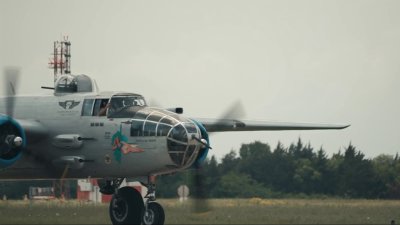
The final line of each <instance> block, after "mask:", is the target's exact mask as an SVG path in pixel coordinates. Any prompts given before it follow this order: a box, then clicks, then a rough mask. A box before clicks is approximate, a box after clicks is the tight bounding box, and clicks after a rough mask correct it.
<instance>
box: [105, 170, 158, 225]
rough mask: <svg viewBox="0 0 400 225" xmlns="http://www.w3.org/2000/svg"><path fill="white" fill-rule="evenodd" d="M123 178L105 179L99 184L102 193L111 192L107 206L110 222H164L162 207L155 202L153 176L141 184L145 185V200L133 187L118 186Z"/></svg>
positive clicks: (116, 224)
mask: <svg viewBox="0 0 400 225" xmlns="http://www.w3.org/2000/svg"><path fill="white" fill-rule="evenodd" d="M123 180H124V178H118V179H113V180H106V181H105V183H104V184H103V185H101V189H100V191H101V192H102V193H103V194H113V197H112V199H111V202H110V208H109V211H110V218H111V222H112V224H114V225H121V224H142V223H143V224H146V225H153V224H164V221H165V214H164V209H163V208H162V206H161V205H160V204H159V203H157V202H156V197H155V193H156V188H155V179H154V177H149V179H148V183H147V184H143V185H144V186H146V187H147V194H146V196H145V197H144V198H145V201H143V198H142V195H141V193H140V192H139V191H137V190H136V189H135V188H132V187H129V186H126V187H122V188H119V186H120V185H121V183H122V181H123ZM118 188H119V189H118Z"/></svg>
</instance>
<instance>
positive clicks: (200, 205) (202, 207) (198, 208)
mask: <svg viewBox="0 0 400 225" xmlns="http://www.w3.org/2000/svg"><path fill="white" fill-rule="evenodd" d="M244 116H245V111H244V107H243V104H242V103H241V102H240V101H236V102H234V103H233V104H232V105H230V106H229V107H228V108H227V109H226V110H225V112H224V113H223V114H222V116H221V117H219V119H217V122H216V123H220V122H221V121H224V120H226V119H238V118H243V117H244ZM194 167H195V168H194V177H193V184H194V195H195V196H194V200H195V201H194V207H193V212H195V213H205V212H209V211H211V207H210V205H209V203H208V201H207V190H206V188H205V183H204V182H205V180H206V177H205V175H204V172H203V170H202V165H200V164H199V163H196V164H195V165H194Z"/></svg>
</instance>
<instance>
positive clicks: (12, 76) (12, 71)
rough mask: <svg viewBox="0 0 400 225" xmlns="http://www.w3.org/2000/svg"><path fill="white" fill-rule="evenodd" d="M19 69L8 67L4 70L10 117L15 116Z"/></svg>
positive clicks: (7, 109) (7, 110)
mask: <svg viewBox="0 0 400 225" xmlns="http://www.w3.org/2000/svg"><path fill="white" fill-rule="evenodd" d="M19 73H20V72H19V69H18V68H17V67H7V68H5V69H4V79H5V80H4V81H5V82H4V86H5V87H4V91H5V93H4V94H5V96H7V100H6V114H7V115H8V116H9V117H11V118H12V117H13V116H14V105H15V95H16V89H17V85H18V78H19Z"/></svg>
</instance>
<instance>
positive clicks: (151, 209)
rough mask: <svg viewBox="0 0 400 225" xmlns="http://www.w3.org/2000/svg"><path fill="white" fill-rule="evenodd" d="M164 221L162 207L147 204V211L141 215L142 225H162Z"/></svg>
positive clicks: (156, 204) (155, 203) (157, 204)
mask: <svg viewBox="0 0 400 225" xmlns="http://www.w3.org/2000/svg"><path fill="white" fill-rule="evenodd" d="M164 221H165V214H164V209H163V207H162V206H161V205H160V204H159V203H158V202H149V204H148V205H147V211H146V212H145V213H144V215H143V224H145V225H154V224H159V225H163V224H164Z"/></svg>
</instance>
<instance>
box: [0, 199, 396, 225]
mask: <svg viewBox="0 0 400 225" xmlns="http://www.w3.org/2000/svg"><path fill="white" fill-rule="evenodd" d="M159 202H160V203H161V204H162V205H163V206H164V209H165V213H166V221H165V222H166V224H390V223H391V220H395V221H396V223H399V222H400V201H389V200H347V199H346V200H345V199H312V200H308V199H307V200H305V199H274V200H270V199H259V198H252V199H214V200H209V204H210V206H211V207H212V210H211V211H210V212H207V213H203V214H194V213H192V212H191V202H190V201H188V202H185V203H180V202H178V200H176V199H160V200H159ZM0 224H110V220H109V217H108V204H94V203H86V202H77V201H65V202H61V201H59V200H53V201H39V202H38V201H35V202H30V201H0Z"/></svg>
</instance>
